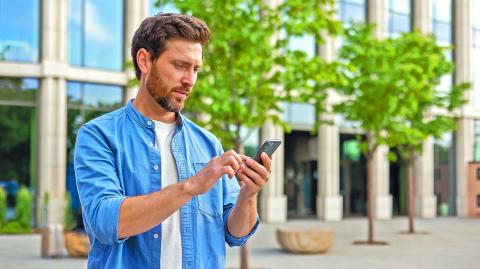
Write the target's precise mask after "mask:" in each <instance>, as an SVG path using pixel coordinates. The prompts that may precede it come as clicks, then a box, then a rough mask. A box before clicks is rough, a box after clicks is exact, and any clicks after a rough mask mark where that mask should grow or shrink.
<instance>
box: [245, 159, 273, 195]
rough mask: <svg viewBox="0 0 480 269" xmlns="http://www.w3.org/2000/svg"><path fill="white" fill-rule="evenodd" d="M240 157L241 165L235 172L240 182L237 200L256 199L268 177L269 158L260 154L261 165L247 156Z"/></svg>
mask: <svg viewBox="0 0 480 269" xmlns="http://www.w3.org/2000/svg"><path fill="white" fill-rule="evenodd" d="M240 156H241V158H242V160H243V163H242V164H241V165H240V169H239V170H238V172H237V177H238V179H240V180H241V181H242V186H241V189H240V194H239V198H256V197H257V194H258V192H260V190H261V189H262V188H263V186H264V185H265V184H266V183H267V181H268V177H269V176H270V173H271V158H270V157H268V155H267V154H266V153H265V152H262V154H261V155H260V158H261V159H262V163H263V165H262V164H259V163H258V162H256V161H255V160H253V159H252V158H250V157H248V156H245V155H240Z"/></svg>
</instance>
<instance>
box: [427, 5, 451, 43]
mask: <svg viewBox="0 0 480 269" xmlns="http://www.w3.org/2000/svg"><path fill="white" fill-rule="evenodd" d="M452 7H453V6H452V2H451V0H433V1H432V19H433V21H432V30H433V34H434V35H435V36H436V37H437V39H439V40H440V41H443V42H447V43H448V44H451V42H452V12H453V11H452Z"/></svg>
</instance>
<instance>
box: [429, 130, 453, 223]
mask: <svg viewBox="0 0 480 269" xmlns="http://www.w3.org/2000/svg"><path fill="white" fill-rule="evenodd" d="M454 139H455V136H454V133H447V134H445V135H443V136H442V137H441V138H439V139H435V144H434V171H435V194H436V195H437V203H438V205H437V208H438V210H439V212H438V213H439V215H441V216H442V215H454V214H455V192H456V190H455V186H456V182H455V181H456V180H455V141H454Z"/></svg>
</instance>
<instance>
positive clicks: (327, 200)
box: [317, 114, 343, 221]
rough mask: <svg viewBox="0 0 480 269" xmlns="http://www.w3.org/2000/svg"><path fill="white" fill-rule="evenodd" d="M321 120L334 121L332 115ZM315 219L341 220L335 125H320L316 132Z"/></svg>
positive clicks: (336, 128) (336, 131) (324, 116)
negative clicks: (316, 182)
mask: <svg viewBox="0 0 480 269" xmlns="http://www.w3.org/2000/svg"><path fill="white" fill-rule="evenodd" d="M322 117H323V119H326V120H330V121H334V120H335V117H334V115H332V114H328V115H323V116H322ZM317 139H318V192H317V193H318V196H317V217H318V218H319V219H321V220H325V221H338V220H341V219H342V214H343V197H342V196H341V195H340V194H339V193H340V184H339V183H340V164H339V159H340V156H339V133H338V127H337V126H336V125H333V124H332V125H327V124H322V125H321V126H320V129H319V132H318V137H317Z"/></svg>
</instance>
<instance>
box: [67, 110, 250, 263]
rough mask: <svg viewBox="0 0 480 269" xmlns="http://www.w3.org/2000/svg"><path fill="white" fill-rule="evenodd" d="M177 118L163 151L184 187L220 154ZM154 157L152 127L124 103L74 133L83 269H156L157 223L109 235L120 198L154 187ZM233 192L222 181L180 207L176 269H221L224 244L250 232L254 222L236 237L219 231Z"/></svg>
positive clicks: (229, 182)
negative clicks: (179, 267) (168, 150)
mask: <svg viewBox="0 0 480 269" xmlns="http://www.w3.org/2000/svg"><path fill="white" fill-rule="evenodd" d="M177 118H178V120H177V122H178V125H177V128H176V130H175V133H174V136H173V139H172V146H171V147H172V152H173V156H174V158H175V162H176V164H177V170H178V178H179V181H184V180H186V179H188V178H190V177H192V176H193V175H194V174H196V173H197V172H198V171H199V170H200V169H202V168H203V167H204V165H205V164H206V163H207V162H208V161H209V160H210V159H212V158H213V157H215V156H219V155H221V154H222V153H223V150H222V147H221V145H220V143H219V141H218V139H217V138H216V137H215V136H214V135H212V134H211V133H209V132H207V131H205V130H204V129H202V128H200V127H198V126H197V125H195V124H194V123H192V122H191V121H190V120H188V119H187V118H185V117H183V116H181V115H180V114H178V117H177ZM161 157H162V156H160V153H159V151H158V150H157V149H156V147H155V123H154V122H153V121H152V120H151V119H148V118H147V117H145V116H143V115H142V114H140V113H139V112H138V111H137V110H136V109H135V107H134V106H133V105H132V101H130V102H129V103H128V104H127V105H126V106H125V107H123V108H120V109H118V110H116V111H113V112H111V113H109V114H106V115H103V116H101V117H99V118H96V119H94V120H92V121H90V122H88V123H87V124H85V125H84V126H83V127H82V128H81V129H80V131H79V132H78V135H77V142H76V146H75V175H76V179H77V187H78V192H79V195H80V202H81V204H82V210H83V211H82V214H83V221H84V225H85V229H86V231H87V233H88V237H89V239H90V253H89V256H88V268H91V269H96V268H116V269H118V268H137V269H140V268H152V269H158V268H160V246H161V236H162V234H161V233H162V229H161V224H160V225H158V226H156V227H154V228H152V229H151V230H149V231H146V232H144V233H142V234H138V235H135V236H132V237H128V238H122V239H118V236H117V232H118V219H119V213H120V205H121V204H122V202H123V200H124V199H125V198H126V197H129V196H130V197H133V196H138V195H143V194H148V193H152V192H155V191H158V190H160V189H161V188H162V186H161V180H160V179H161V177H162V175H161V167H160V165H161V162H160V158H161ZM238 193H239V185H238V182H237V181H236V180H235V179H228V177H227V176H223V177H222V178H221V179H220V180H219V181H218V182H217V183H216V185H215V186H214V187H213V188H212V189H211V190H210V191H209V192H207V193H205V194H202V195H198V196H195V197H193V198H192V199H191V200H190V201H189V202H188V203H186V204H185V205H184V206H182V207H181V208H180V222H181V227H180V228H181V237H182V256H183V257H182V260H183V268H192V269H193V268H197V269H198V268H205V269H211V268H225V242H226V243H227V244H228V245H230V246H240V245H242V244H244V243H245V242H246V240H247V239H248V238H249V237H250V236H251V235H252V234H253V233H254V232H255V230H256V229H257V227H258V223H259V221H258V218H257V223H256V225H255V227H254V228H253V229H252V231H251V232H250V234H248V235H247V236H245V237H243V238H236V237H234V236H232V235H231V234H230V233H229V232H228V230H227V219H228V216H229V215H230V212H231V209H232V208H233V206H234V205H235V202H236V199H237V196H238ZM164 269H165V268H164ZM166 269H168V268H166Z"/></svg>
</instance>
